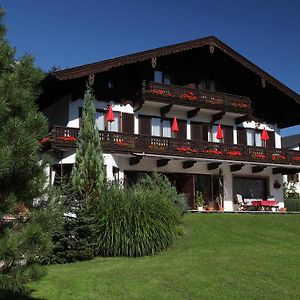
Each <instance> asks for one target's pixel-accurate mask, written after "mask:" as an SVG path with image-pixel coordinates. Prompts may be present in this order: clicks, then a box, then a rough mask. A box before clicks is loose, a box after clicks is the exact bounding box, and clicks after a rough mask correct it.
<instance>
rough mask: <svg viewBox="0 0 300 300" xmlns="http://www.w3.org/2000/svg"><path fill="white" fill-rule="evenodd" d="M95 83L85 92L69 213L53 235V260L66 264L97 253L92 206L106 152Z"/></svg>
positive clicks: (100, 185)
mask: <svg viewBox="0 0 300 300" xmlns="http://www.w3.org/2000/svg"><path fill="white" fill-rule="evenodd" d="M93 100H94V96H93V91H92V82H91V78H90V81H89V82H88V83H87V88H86V92H85V95H84V106H83V115H82V126H81V128H80V130H79V134H78V142H77V151H76V160H75V165H74V166H73V169H72V173H71V176H70V179H69V186H68V187H67V188H66V189H64V188H62V191H63V192H64V193H65V194H66V197H65V198H66V201H65V204H66V207H67V212H68V213H67V214H66V215H67V216H68V217H67V216H66V218H65V222H64V228H63V230H60V231H58V232H57V233H56V235H55V236H54V243H55V246H54V253H53V256H52V257H51V258H50V260H51V261H52V262H56V263H66V262H74V261H78V260H88V259H91V258H92V257H93V256H94V254H95V250H94V249H95V242H94V241H93V239H92V232H93V219H92V218H91V216H90V213H89V207H90V205H91V204H92V203H95V201H97V200H98V199H99V198H100V197H101V192H102V190H103V187H104V184H105V173H104V164H103V155H102V150H101V144H100V138H99V133H98V131H97V129H96V127H95V108H94V104H93Z"/></svg>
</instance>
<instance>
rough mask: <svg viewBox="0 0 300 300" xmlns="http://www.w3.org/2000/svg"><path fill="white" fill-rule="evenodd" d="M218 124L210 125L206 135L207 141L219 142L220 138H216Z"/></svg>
mask: <svg viewBox="0 0 300 300" xmlns="http://www.w3.org/2000/svg"><path fill="white" fill-rule="evenodd" d="M217 132H218V125H212V126H211V130H210V133H209V135H208V141H209V142H214V143H221V142H222V140H219V139H217ZM223 132H224V131H223Z"/></svg>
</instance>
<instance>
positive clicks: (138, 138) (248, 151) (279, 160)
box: [43, 127, 300, 165]
mask: <svg viewBox="0 0 300 300" xmlns="http://www.w3.org/2000/svg"><path fill="white" fill-rule="evenodd" d="M77 137H78V129H77V128H67V127H54V128H53V130H52V131H51V135H50V136H49V138H47V140H45V141H44V142H43V143H51V144H50V145H51V146H52V147H53V148H59V149H68V148H75V147H76V140H77ZM99 137H100V140H101V144H102V147H103V149H104V151H108V152H121V153H122V152H129V153H131V152H137V153H151V154H160V155H175V156H187V157H201V158H210V159H222V160H234V161H241V162H242V161H251V162H254V163H255V162H260V163H275V164H293V165H300V152H299V151H294V150H287V149H276V148H269V147H254V146H247V145H234V144H223V143H212V142H205V141H198V140H186V139H177V138H166V137H155V136H146V135H140V134H128V133H121V132H109V131H99Z"/></svg>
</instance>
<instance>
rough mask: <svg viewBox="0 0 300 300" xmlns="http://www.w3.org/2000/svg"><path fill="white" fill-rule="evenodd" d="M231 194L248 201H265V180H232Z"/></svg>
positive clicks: (239, 178) (236, 178) (242, 178)
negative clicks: (239, 195)
mask: <svg viewBox="0 0 300 300" xmlns="http://www.w3.org/2000/svg"><path fill="white" fill-rule="evenodd" d="M233 193H234V195H233V196H234V197H235V196H236V194H241V195H242V197H243V198H248V199H267V180H266V179H265V178H245V177H234V178H233Z"/></svg>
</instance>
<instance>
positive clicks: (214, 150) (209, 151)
mask: <svg viewBox="0 0 300 300" xmlns="http://www.w3.org/2000/svg"><path fill="white" fill-rule="evenodd" d="M203 152H204V153H208V154H213V155H222V154H223V152H222V151H221V150H217V149H206V150H204V151H203Z"/></svg>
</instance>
